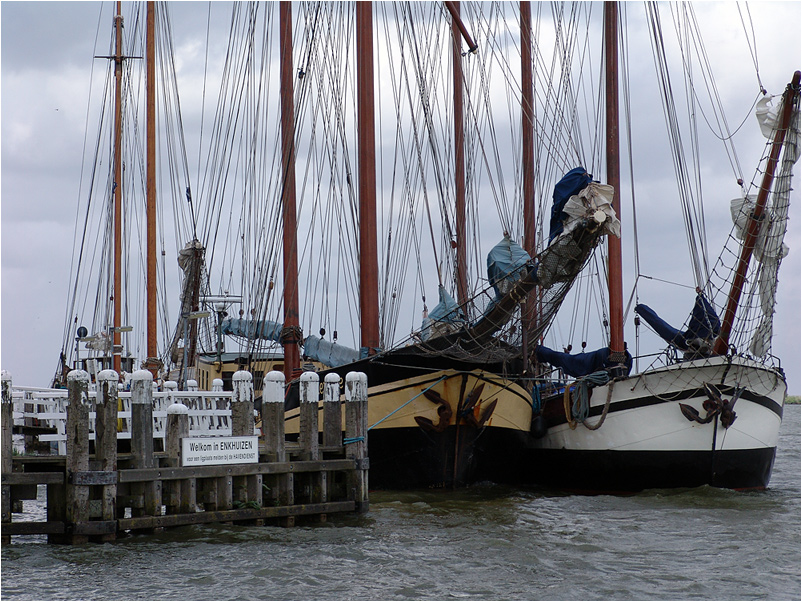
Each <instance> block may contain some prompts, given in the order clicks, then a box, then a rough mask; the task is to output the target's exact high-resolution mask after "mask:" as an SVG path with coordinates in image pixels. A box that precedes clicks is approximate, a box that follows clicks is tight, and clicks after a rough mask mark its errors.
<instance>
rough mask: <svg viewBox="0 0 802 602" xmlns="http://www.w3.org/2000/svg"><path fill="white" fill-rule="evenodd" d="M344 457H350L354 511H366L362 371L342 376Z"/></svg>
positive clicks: (365, 406) (365, 384)
mask: <svg viewBox="0 0 802 602" xmlns="http://www.w3.org/2000/svg"><path fill="white" fill-rule="evenodd" d="M343 444H344V445H345V455H346V457H347V458H353V460H354V462H355V463H356V470H354V472H353V473H351V478H350V479H349V490H350V491H351V494H352V496H353V498H354V502H356V510H357V512H360V513H362V512H367V511H368V378H367V376H366V375H365V374H364V373H363V372H349V373H348V374H346V375H345V439H343Z"/></svg>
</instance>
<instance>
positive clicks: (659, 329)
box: [635, 292, 721, 352]
mask: <svg viewBox="0 0 802 602" xmlns="http://www.w3.org/2000/svg"><path fill="white" fill-rule="evenodd" d="M635 313H637V314H638V315H639V316H640V317H642V318H643V319H644V320H645V321H646V323H647V324H649V326H651V327H652V328H653V329H654V331H655V332H656V333H657V334H658V335H659V336H660V337H661V338H662V339H663V340H664V341H666V342H667V343H668V344H670V345H673V346H674V347H676V348H677V349H680V350H682V351H693V352H698V351H704V350H705V349H707V350H709V348H710V347H711V345H712V342H713V339H715V338H716V337H717V336H718V333H719V331H720V330H721V321H720V320H719V317H718V314H717V313H716V310H715V309H714V308H713V306H712V305H711V304H710V302H709V301H708V300H707V298H706V297H705V296H704V294H703V293H701V292H699V293H697V295H696V302H695V303H694V305H693V311H692V312H691V317H690V319H689V320H688V322H687V324H688V328H687V329H685V330H684V331H682V330H679V329H677V328H674V327H673V326H671V325H670V324H669V323H668V322H666V321H665V320H663V319H662V318H661V317H660V316H658V315H657V312H655V311H654V310H653V309H652V308H651V307H649V306H648V305H645V304H643V303H639V304H638V305H636V306H635Z"/></svg>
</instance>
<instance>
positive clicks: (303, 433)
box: [298, 372, 328, 522]
mask: <svg viewBox="0 0 802 602" xmlns="http://www.w3.org/2000/svg"><path fill="white" fill-rule="evenodd" d="M300 385H301V391H300V393H301V394H300V431H299V435H298V440H299V443H300V444H301V456H300V457H301V459H302V460H313V461H316V460H320V442H319V439H318V437H319V435H318V430H319V429H318V425H319V420H318V409H319V404H320V377H319V376H318V375H317V373H316V372H304V373H303V374H302V375H301V383H300ZM327 481H328V479H327V475H326V472H325V471H319V472H317V473H310V474H307V475H304V476H303V479H302V481H301V482H302V487H301V489H302V491H303V499H302V500H301V501H303V502H304V503H311V504H315V503H319V502H323V501H325V500H326V497H327V495H326V489H327ZM318 520H319V521H321V522H323V521H325V520H326V516H325V515H320V516H318Z"/></svg>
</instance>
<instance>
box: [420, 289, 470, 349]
mask: <svg viewBox="0 0 802 602" xmlns="http://www.w3.org/2000/svg"><path fill="white" fill-rule="evenodd" d="M437 292H438V295H439V296H440V302H439V303H438V304H437V305H435V306H434V309H432V311H430V312H429V315H428V316H427V317H426V318H424V319H423V324H422V325H421V338H422V339H423V340H424V341H425V340H428V339H429V338H431V336H432V334H433V333H432V326H433V325H434V324H435V323H437V322H440V323H447V324H460V323H464V322H465V316H464V315H463V313H462V310H460V307H459V304H458V303H457V302H456V301H454V298H453V297H452V296H451V295H449V294H448V292H447V291H446V289H445V288H443V287H442V286H440V287H439V288H438V290H437Z"/></svg>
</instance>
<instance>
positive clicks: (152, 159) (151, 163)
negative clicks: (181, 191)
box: [145, 1, 186, 376]
mask: <svg viewBox="0 0 802 602" xmlns="http://www.w3.org/2000/svg"><path fill="white" fill-rule="evenodd" d="M155 30H156V25H155V15H154V6H153V2H152V1H150V2H148V3H147V21H146V38H147V42H146V47H145V60H146V76H145V84H146V98H147V106H146V118H147V124H146V135H147V141H146V148H147V170H146V171H147V174H146V181H147V203H146V208H147V211H146V224H147V249H146V250H147V278H146V281H147V333H148V334H147V352H148V362H147V364H148V369H149V370H151V372H153V375H154V376H156V372H157V370H158V368H157V361H158V348H157V339H156V335H157V320H156V48H155ZM185 344H186V343H185Z"/></svg>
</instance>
